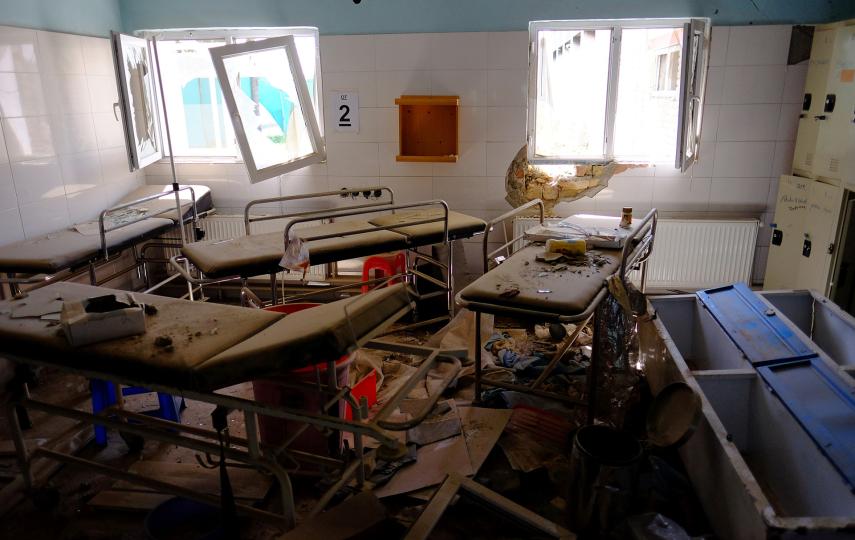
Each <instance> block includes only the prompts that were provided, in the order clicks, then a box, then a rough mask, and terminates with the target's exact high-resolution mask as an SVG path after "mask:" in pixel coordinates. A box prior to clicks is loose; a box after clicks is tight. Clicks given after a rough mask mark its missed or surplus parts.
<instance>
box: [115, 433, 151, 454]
mask: <svg viewBox="0 0 855 540" xmlns="http://www.w3.org/2000/svg"><path fill="white" fill-rule="evenodd" d="M119 435H120V436H121V437H122V440H123V441H125V444H127V445H128V451H129V453H132V454H136V453H137V452H141V451H142V449H143V446H145V439H144V438H143V437H142V436H140V435H135V434H133V433H128V432H127V431H120V432H119Z"/></svg>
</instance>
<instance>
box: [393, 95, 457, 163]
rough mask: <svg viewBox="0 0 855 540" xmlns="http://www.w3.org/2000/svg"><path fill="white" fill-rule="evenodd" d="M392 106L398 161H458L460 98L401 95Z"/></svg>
mask: <svg viewBox="0 0 855 540" xmlns="http://www.w3.org/2000/svg"><path fill="white" fill-rule="evenodd" d="M395 104H396V105H397V106H398V130H399V140H400V146H399V151H398V156H397V157H396V158H395V159H396V160H397V161H420V162H440V163H453V162H456V161H457V158H458V156H459V155H460V153H459V150H458V145H457V131H458V112H459V108H460V98H459V97H457V96H401V97H399V98H397V99H396V100H395Z"/></svg>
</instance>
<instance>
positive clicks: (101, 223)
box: [98, 186, 198, 261]
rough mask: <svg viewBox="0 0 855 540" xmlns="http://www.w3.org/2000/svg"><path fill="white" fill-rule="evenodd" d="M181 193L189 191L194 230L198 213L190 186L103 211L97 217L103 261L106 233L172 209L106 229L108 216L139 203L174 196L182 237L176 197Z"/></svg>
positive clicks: (105, 252)
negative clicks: (105, 221)
mask: <svg viewBox="0 0 855 540" xmlns="http://www.w3.org/2000/svg"><path fill="white" fill-rule="evenodd" d="M181 191H189V192H190V201H191V203H192V209H193V220H192V222H193V226H194V228H195V226H196V221H197V219H198V212H197V210H196V192H195V190H194V189H193V188H192V187H190V186H184V187H182V188H179V189H178V191H171V192H169V191H164V192H161V193H155V194H154V195H148V196H145V197H140V198H139V199H135V200H133V201H129V202H126V203H122V204H117V205H115V206H112V207H110V208H107V209H106V210H103V211H102V212H101V213H100V214H99V216H98V232H99V233H100V235H101V253H102V254H103V257H104V260H105V261H106V260H107V259H108V258H109V246H108V245H107V233H108V232H110V231H115V230H118V229H121V228H122V227H127V226H128V225H132V224H134V223H139V222H140V221H144V220H146V219H149V218H153V217H157V216H160V215H163V214H166V213H168V212H171V211H172V209H171V208H170V209H164V210H161V211H159V212H156V213H153V214H148V213H146V214H145V215H142V216H140V217H138V218H135V219H133V220H131V221H128V222H126V223H123V224H121V225H118V226H116V227H107V226H106V225H105V223H104V220H105V218H106V217H107V216H109V215H110V214H112V213H113V212H116V211H118V210H124V209H125V208H130V207H132V206H135V205H138V204H141V203H145V202H148V201H154V200H157V199H161V198H163V197H167V196H169V195H171V194H174V196H175V211H176V212H178V223H179V226H180V227H182V235H183V225H184V217H183V212H182V211H181V206H182V205H181V200H180V198H179V197H178V192H181Z"/></svg>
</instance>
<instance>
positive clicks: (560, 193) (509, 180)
mask: <svg viewBox="0 0 855 540" xmlns="http://www.w3.org/2000/svg"><path fill="white" fill-rule="evenodd" d="M526 150H527V147H526V146H523V147H522V148H520V150H519V152H517V155H516V156H514V159H513V161H511V164H510V166H509V167H508V173H507V176H506V177H505V190H506V191H507V195H506V196H505V200H506V201H508V203H509V204H510V205H511V206H513V207H514V208H516V207H518V206H521V205H523V204H525V203H527V202H529V201H531V200H534V199H541V200H542V201H543V203H544V206H545V211H546V215H547V216H552V215H554V212H553V210H554V208H555V205H556V204H558V203H560V202H570V201H575V200H576V199H580V198H582V197H593V196H594V195H596V194H597V193H599V192H600V190H602V189H603V188H604V187H606V186H607V185H609V180H610V179H611V178H612V176H614V175H615V174H617V173H620V172H623V171H626V170H629V169H634V168H636V167H646V165H644V164H639V163H615V162H609V163H606V164H604V165H568V166H564V167H562V168H561V169H560V170H558V168H557V167H556V170H555V171H551V170H549V171H548V170H546V168H544V167H539V166H537V165H531V164H529V162H528V159H527V158H526Z"/></svg>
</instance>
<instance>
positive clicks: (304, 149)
mask: <svg viewBox="0 0 855 540" xmlns="http://www.w3.org/2000/svg"><path fill="white" fill-rule="evenodd" d="M210 52H211V58H212V59H213V61H214V69H215V70H216V72H217V79H218V80H219V82H220V87H221V88H222V90H223V97H224V98H225V101H226V106H227V108H228V110H229V116H230V117H231V121H232V128H233V129H234V133H235V138H236V139H237V142H238V146H239V147H240V149H241V154H242V156H243V161H244V164H245V165H246V168H247V171H248V172H249V178H250V182H253V183H255V182H260V181H261V180H266V179H268V178H272V177H274V176H279V175H280V174H283V173H286V172H288V171H292V170H295V169H299V168H301V167H305V166H306V165H308V164H311V163H319V162H321V161H323V160H324V159H325V157H326V154H325V150H324V142H323V138H322V136H321V130H320V126H319V123H318V118H317V116H316V115H315V106H316V102H314V101H313V99H312V94H311V93H310V91H309V86H308V83H307V80H306V77H305V76H304V74H303V69H302V68H301V66H300V58H299V56H298V53H297V45H296V42H295V41H294V37H293V36H283V37H277V38H270V39H264V40H260V41H247V42H245V43H237V44H233V45H225V46H223V47H216V48H213V49H211V50H210Z"/></svg>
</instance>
